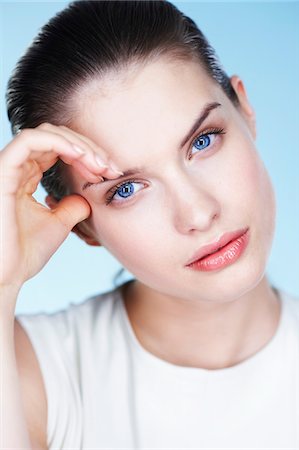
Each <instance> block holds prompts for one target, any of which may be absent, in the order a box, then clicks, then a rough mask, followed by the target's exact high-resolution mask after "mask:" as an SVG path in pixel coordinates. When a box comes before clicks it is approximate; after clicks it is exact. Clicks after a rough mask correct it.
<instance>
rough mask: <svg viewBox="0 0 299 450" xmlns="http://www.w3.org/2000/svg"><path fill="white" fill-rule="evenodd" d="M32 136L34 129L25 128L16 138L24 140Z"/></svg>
mask: <svg viewBox="0 0 299 450" xmlns="http://www.w3.org/2000/svg"><path fill="white" fill-rule="evenodd" d="M31 134H32V129H31V128H23V129H22V130H19V131H18V133H17V135H16V138H21V137H22V139H28V137H29V136H31Z"/></svg>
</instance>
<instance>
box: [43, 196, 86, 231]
mask: <svg viewBox="0 0 299 450" xmlns="http://www.w3.org/2000/svg"><path fill="white" fill-rule="evenodd" d="M52 212H53V214H54V216H55V217H56V218H57V220H58V222H59V224H60V226H61V231H62V233H63V235H64V233H65V232H67V233H68V232H70V231H71V230H72V229H73V228H74V226H75V225H77V223H79V222H81V221H82V220H85V219H87V218H88V217H89V215H90V213H91V207H90V205H89V203H88V202H87V201H86V200H85V199H84V198H83V197H81V196H80V195H77V194H73V195H68V196H66V197H64V198H63V199H62V200H61V201H60V202H58V204H57V207H56V208H54V209H53V210H52Z"/></svg>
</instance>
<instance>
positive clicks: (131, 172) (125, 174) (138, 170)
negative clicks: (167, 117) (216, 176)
mask: <svg viewBox="0 0 299 450" xmlns="http://www.w3.org/2000/svg"><path fill="white" fill-rule="evenodd" d="M219 106H221V104H220V103H217V102H212V103H207V104H206V105H205V106H204V108H203V109H202V111H201V112H200V114H199V116H198V117H197V119H195V121H194V123H193V125H192V127H191V129H190V130H189V131H188V133H187V134H186V136H185V137H184V139H183V140H182V142H181V144H180V146H179V150H181V149H182V148H183V147H184V145H185V144H186V143H187V142H188V141H189V139H190V138H191V136H192V135H193V133H195V131H196V130H197V129H198V128H199V127H200V126H201V125H202V123H203V122H204V121H205V120H206V118H207V117H208V116H209V114H210V112H211V111H213V109H215V108H218V107H219ZM143 170H144V169H143V168H142V167H136V168H132V169H129V170H127V171H126V172H123V175H121V176H120V177H118V178H116V179H111V178H105V177H103V181H100V182H99V184H103V183H105V182H107V181H110V182H111V181H117V180H119V179H121V178H125V177H128V176H131V175H138V174H140V173H142V171H143ZM93 184H95V183H90V182H87V183H85V184H84V185H83V186H82V191H84V190H85V189H86V188H88V187H89V186H91V185H93ZM96 184H97V183H96Z"/></svg>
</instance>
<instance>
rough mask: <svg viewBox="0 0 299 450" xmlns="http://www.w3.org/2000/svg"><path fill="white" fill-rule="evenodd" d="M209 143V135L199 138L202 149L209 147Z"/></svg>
mask: <svg viewBox="0 0 299 450" xmlns="http://www.w3.org/2000/svg"><path fill="white" fill-rule="evenodd" d="M209 143H210V138H209V136H201V137H200V138H198V147H199V148H200V149H202V148H204V147H207V146H208V145H209Z"/></svg>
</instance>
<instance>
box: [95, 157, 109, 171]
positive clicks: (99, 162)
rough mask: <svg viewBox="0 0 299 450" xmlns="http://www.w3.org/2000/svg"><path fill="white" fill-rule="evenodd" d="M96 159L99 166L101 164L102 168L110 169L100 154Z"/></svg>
mask: <svg viewBox="0 0 299 450" xmlns="http://www.w3.org/2000/svg"><path fill="white" fill-rule="evenodd" d="M95 159H96V162H97V165H98V166H100V167H101V168H102V169H108V166H107V164H105V163H104V162H103V161H102V160H101V158H100V157H99V156H98V155H95Z"/></svg>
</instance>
